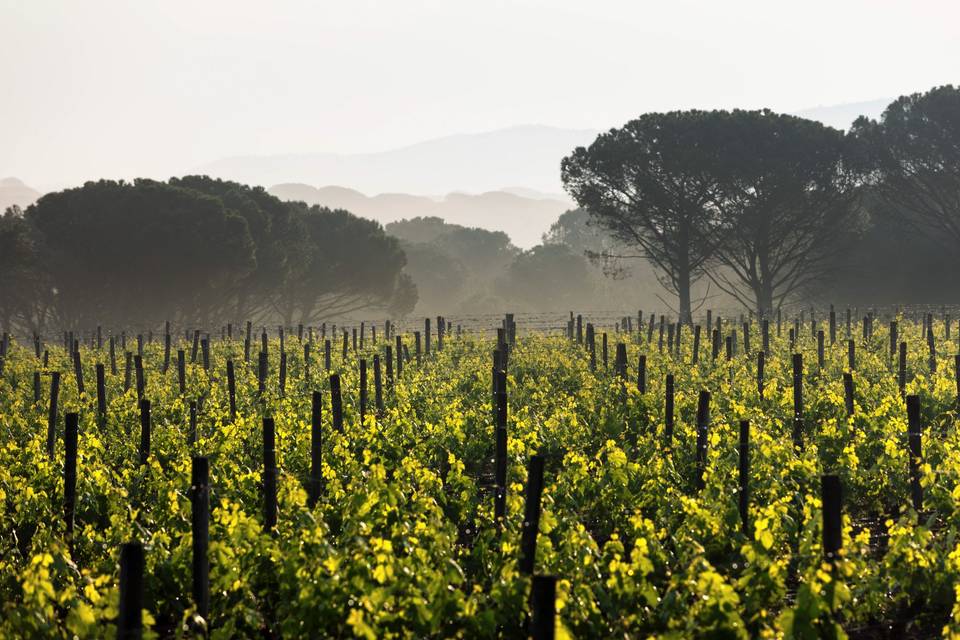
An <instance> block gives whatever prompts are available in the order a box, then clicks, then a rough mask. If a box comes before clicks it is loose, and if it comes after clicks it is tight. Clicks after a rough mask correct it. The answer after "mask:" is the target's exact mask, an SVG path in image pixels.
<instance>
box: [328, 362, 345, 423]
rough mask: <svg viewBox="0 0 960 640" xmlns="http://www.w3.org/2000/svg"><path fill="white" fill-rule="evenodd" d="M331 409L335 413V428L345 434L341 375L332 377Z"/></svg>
mask: <svg viewBox="0 0 960 640" xmlns="http://www.w3.org/2000/svg"><path fill="white" fill-rule="evenodd" d="M330 408H331V410H332V412H333V428H334V429H336V430H337V432H338V433H343V396H342V395H341V393H340V375H339V374H336V373H334V374H332V375H331V376H330Z"/></svg>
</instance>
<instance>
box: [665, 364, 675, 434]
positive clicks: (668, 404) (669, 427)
mask: <svg viewBox="0 0 960 640" xmlns="http://www.w3.org/2000/svg"><path fill="white" fill-rule="evenodd" d="M663 435H664V439H665V440H666V445H667V447H668V448H669V447H671V446H672V445H673V374H672V373H668V374H667V380H666V398H665V404H664V434H663Z"/></svg>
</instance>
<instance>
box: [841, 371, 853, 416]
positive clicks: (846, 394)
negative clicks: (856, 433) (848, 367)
mask: <svg viewBox="0 0 960 640" xmlns="http://www.w3.org/2000/svg"><path fill="white" fill-rule="evenodd" d="M843 403H844V405H845V407H846V409H847V415H848V416H851V417H852V416H853V374H852V373H850V372H849V371H847V372H845V373H844V374H843Z"/></svg>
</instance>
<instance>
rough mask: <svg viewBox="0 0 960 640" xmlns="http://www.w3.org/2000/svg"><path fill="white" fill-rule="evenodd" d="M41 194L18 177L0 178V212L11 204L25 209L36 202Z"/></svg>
mask: <svg viewBox="0 0 960 640" xmlns="http://www.w3.org/2000/svg"><path fill="white" fill-rule="evenodd" d="M41 195H42V194H41V193H40V192H39V191H37V190H36V189H33V188H31V187H28V186H27V185H25V184H24V183H23V181H22V180H20V179H18V178H2V179H0V213H3V212H4V211H6V209H7V207H12V206H13V205H17V206H18V207H21V208H24V209H25V208H26V207H28V206H30V205H31V204H33V203H34V202H36V200H37V198H39V197H40V196H41Z"/></svg>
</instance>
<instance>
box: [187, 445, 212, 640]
mask: <svg viewBox="0 0 960 640" xmlns="http://www.w3.org/2000/svg"><path fill="white" fill-rule="evenodd" d="M190 520H191V529H192V532H193V549H192V552H193V554H192V555H193V558H192V559H193V571H192V576H191V577H192V579H193V580H192V582H193V603H194V606H196V608H197V614H198V615H199V616H200V617H201V618H203V619H204V621H205V622H207V621H208V618H209V615H210V558H209V553H208V549H209V545H210V465H209V463H208V462H207V459H206V458H204V457H195V458H193V460H192V466H191V474H190Z"/></svg>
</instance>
